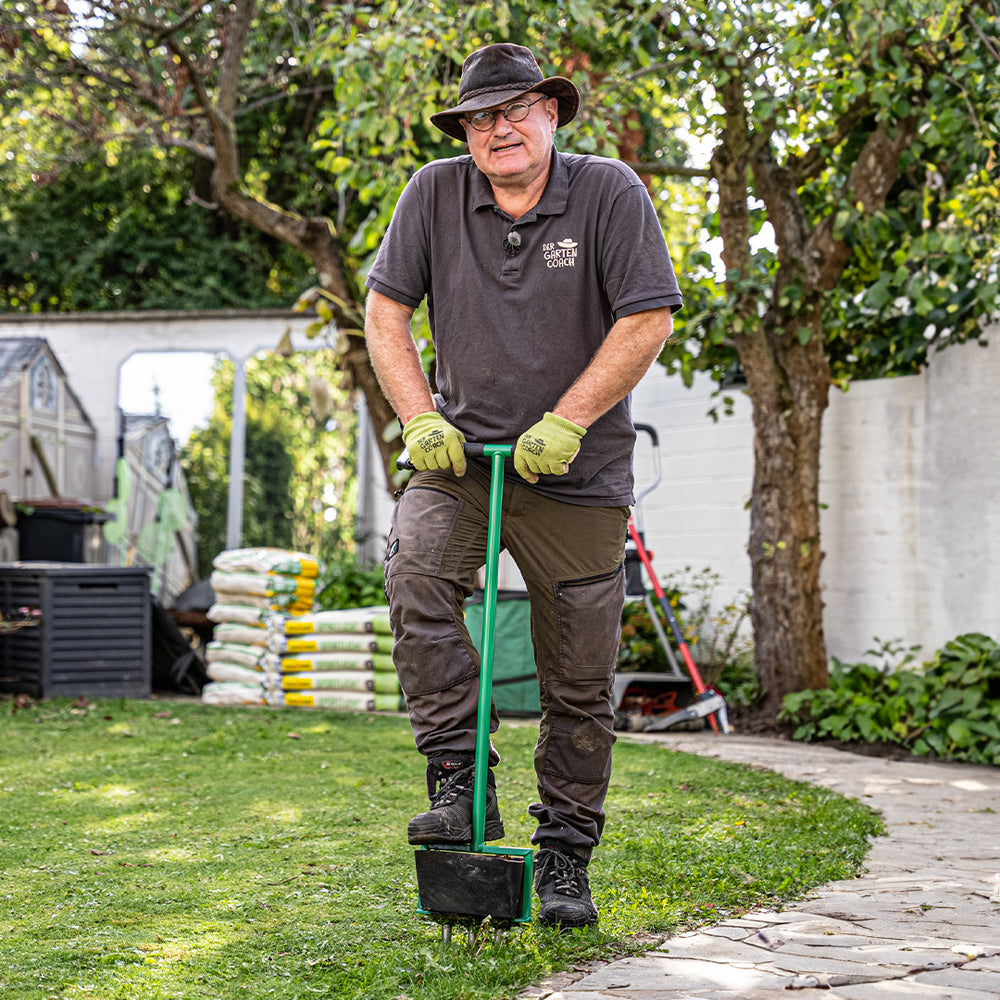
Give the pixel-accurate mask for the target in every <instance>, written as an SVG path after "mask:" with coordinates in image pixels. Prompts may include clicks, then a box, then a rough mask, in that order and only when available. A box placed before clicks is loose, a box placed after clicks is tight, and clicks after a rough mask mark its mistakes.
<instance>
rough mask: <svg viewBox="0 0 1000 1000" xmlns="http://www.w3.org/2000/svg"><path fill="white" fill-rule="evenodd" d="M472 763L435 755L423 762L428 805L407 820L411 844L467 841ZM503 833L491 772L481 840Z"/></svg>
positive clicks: (469, 827)
mask: <svg viewBox="0 0 1000 1000" xmlns="http://www.w3.org/2000/svg"><path fill="white" fill-rule="evenodd" d="M475 771H476V769H475V765H474V764H473V763H472V762H471V761H470V760H469V758H467V757H439V758H438V759H437V760H434V761H430V762H428V764H427V794H428V795H429V796H430V800H431V807H430V809H428V810H427V812H422V813H419V814H418V815H416V816H414V817H413V819H411V820H410V823H409V826H408V827H407V828H406V839H407V840H408V841H409V842H410V843H411V844H471V843H472V799H473V794H474V792H473V782H474V780H475ZM502 836H503V820H501V819H500V808H499V806H498V805H497V789H496V782H495V780H494V778H493V772H492V771H489V772H488V774H487V777H486V830H485V833H484V836H483V839H484V840H487V841H488V840H499V839H500V838H501V837H502Z"/></svg>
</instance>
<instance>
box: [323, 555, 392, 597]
mask: <svg viewBox="0 0 1000 1000" xmlns="http://www.w3.org/2000/svg"><path fill="white" fill-rule="evenodd" d="M317 584H318V585H317V587H316V603H317V604H318V605H319V606H320V607H321V608H322V609H323V610H335V609H337V608H367V607H370V606H371V605H373V604H385V573H384V572H383V570H382V565H381V563H380V564H379V565H378V566H374V567H372V568H371V569H364V568H362V567H361V566H359V565H358V564H357V560H356V559H355V558H354V555H353V554H347V553H341V554H339V555H337V556H335V557H334V558H333V559H331V560H329V561H328V562H327V563H326V566H325V568H324V570H323V572H322V573H320V576H319V580H318V581H317Z"/></svg>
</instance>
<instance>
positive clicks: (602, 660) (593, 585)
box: [556, 566, 625, 683]
mask: <svg viewBox="0 0 1000 1000" xmlns="http://www.w3.org/2000/svg"><path fill="white" fill-rule="evenodd" d="M624 600H625V571H624V566H618V567H617V569H614V570H612V571H611V572H610V573H603V574H600V575H598V576H589V577H584V578H583V579H579V580H563V581H561V582H560V583H558V584H557V585H556V614H557V616H558V621H559V672H560V673H561V674H562V676H564V677H574V678H579V679H580V680H598V679H606V680H607V682H608V683H610V682H611V678H612V675H613V673H614V669H615V666H616V665H617V662H618V646H619V643H620V641H621V624H622V603H623V602H624Z"/></svg>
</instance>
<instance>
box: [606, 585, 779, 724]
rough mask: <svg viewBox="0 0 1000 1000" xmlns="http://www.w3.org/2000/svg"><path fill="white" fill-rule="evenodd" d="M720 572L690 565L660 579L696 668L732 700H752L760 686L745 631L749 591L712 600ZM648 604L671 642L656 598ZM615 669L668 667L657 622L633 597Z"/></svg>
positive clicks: (740, 702) (745, 702)
mask: <svg viewBox="0 0 1000 1000" xmlns="http://www.w3.org/2000/svg"><path fill="white" fill-rule="evenodd" d="M720 580H721V576H720V575H719V574H718V573H716V572H713V571H712V570H711V569H710V568H709V567H707V566H706V567H705V568H704V569H701V570H698V571H695V570H693V569H692V568H691V567H690V566H685V567H684V569H683V570H680V571H677V572H673V573H669V574H667V575H666V576H665V577H664V578H663V580H662V581H661V585H662V587H663V591H664V594H665V595H666V598H667V600H668V601H669V602H670V607H671V609H672V610H673V612H674V617H675V618H676V619H677V621H678V624H679V625H680V627H681V631H682V632H683V635H684V641H685V642H686V643H687V644H688V646H689V648H690V650H691V655H692V656H693V658H694V660H695V663H696V664H697V665H698V671H699V673H700V674H701V676H702V680H704V681H705V683H706V684H707V685H709V686H710V687H715V688H718V690H719V691H721V692H722V693H723V695H725V697H726V699H727V700H728V701H729V702H730V703H731V704H738V705H749V704H752V703H753V702H754V701H755V700H756V698H757V695H758V692H759V690H760V685H759V682H758V679H757V672H756V670H755V669H754V665H753V639H752V638H751V636H750V633H749V628H748V626H749V613H750V595H749V593H748V592H746V591H740V592H739V593H738V594H737V595H736V597H734V598H733V600H731V601H729V602H727V603H726V604H725V605H722V606H720V605H718V603H717V602H716V601H715V600H714V598H715V592H716V590H717V588H718V585H719V581H720ZM653 607H654V610H655V611H656V614H657V617H658V619H659V624H660V627H661V629H663V631H664V634H665V635H666V637H667V639H668V641H670V642H671V643H672V644H673V648H675V649H676V644H675V643H674V640H673V635H672V633H671V631H670V628H669V626H668V624H667V620H666V616H665V615H664V614H663V611H662V609H661V608H660V606H659V602H658V601H657V600H655V599H654V600H653ZM618 666H619V669H628V670H649V671H658V670H666V669H667V668H668V666H669V663H668V661H667V656H666V653H665V652H664V649H663V645H662V643H661V642H660V639H659V637H658V634H657V631H656V626H655V624H654V623H653V619H652V618H651V617H650V615H649V612H648V610H647V608H646V605H645V602H639V601H633V602H629V603H627V604H626V605H625V609H624V611H623V612H622V639H621V646H620V649H619V655H618Z"/></svg>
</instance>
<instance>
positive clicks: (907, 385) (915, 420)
mask: <svg viewBox="0 0 1000 1000" xmlns="http://www.w3.org/2000/svg"><path fill="white" fill-rule="evenodd" d="M992 333H993V336H994V340H995V341H997V343H994V344H991V345H990V346H989V347H987V348H984V347H981V346H979V345H978V344H965V345H960V346H956V347H952V348H949V349H948V350H946V351H943V352H940V353H938V354H935V355H934V356H933V357H932V359H931V362H930V364H929V366H928V369H927V371H926V372H925V373H922V374H920V375H914V376H909V377H906V378H898V379H884V380H879V381H874V382H859V383H855V384H853V385H852V386H851V387H850V390H849V391H848V392H847V393H842V392H840V391H838V390H832V391H831V399H830V407H829V409H828V411H827V413H826V416H825V419H824V423H823V445H822V452H821V472H820V499H821V502H822V503H823V504H824V505H825V509H824V511H823V513H822V529H821V530H822V540H823V550H824V552H825V558H824V562H823V569H822V581H823V596H824V600H825V602H826V609H825V615H824V623H825V631H826V639H827V646H828V650H829V652H830V654H831V655H832V656H836V657H838V658H839V659H842V660H845V661H848V662H851V661H854V660H857V659H861V658H864V654H865V651H866V650H867V649H870V648H872V646H873V639H874V638H875V637H876V636H877V637H879V638H880V639H882V640H886V641H891V640H896V639H900V640H902V641H903V642H904V643H905V644H907V645H911V644H918V645H920V646H921V647H922V650H923V655H924V656H925V658H926V657H929V656H930V655H931V654H932V653H933V652H934V651H935V650H936V649H938V648H939V647H940V646H941V645H943V644H944V643H945V642H947V641H948V640H949V639H952V638H954V637H955V636H956V635H959V634H960V633H962V632H967V631H979V632H984V633H986V634H987V635H991V636H993V637H994V638H998V639H1000V578H998V571H997V570H996V569H995V567H996V566H997V565H998V564H1000V395H998V394H997V393H996V392H995V389H994V387H995V386H996V385H997V383H998V382H1000V328H996V327H995V328H993V330H992ZM712 390H713V386H712V384H711V383H710V382H709V381H708V380H707V379H702V380H698V381H696V383H695V385H694V387H693V388H692V389H690V390H688V389H685V388H684V386H683V385H682V384H681V383H680V381H679V380H678V379H668V378H666V377H665V376H664V375H663V373H662V370H660V369H654V370H653V371H651V372H650V373H649V374H648V375H647V376H646V377H645V378H644V379H643V381H642V382H641V383H640V385H639V386H638V387H637V389H636V391H635V393H634V395H633V413H634V417H635V419H636V421H640V422H644V423H649V424H652V425H654V426H655V427H656V428H657V430H658V431H659V435H660V449H661V454H662V461H663V483H662V485H661V486H660V487H659V488H658V489H657V490H656V491H655V492H654V493H653V494H651V495H650V496H649V497H647V498H646V499H645V500H644V501H643V502H642V504H641V510H642V513H643V515H644V517H643V520H644V522H645V523H644V528H645V531H646V536H647V544H648V546H649V547H651V548H652V549H653V550H654V551H655V559H654V566H655V568H656V571H657V574H658V575H660V576H661V577H662V576H664V575H666V574H667V573H669V572H670V571H671V570H679V569H683V568H684V567H685V566H687V565H690V566H692V567H693V568H694V569H699V568H701V567H703V566H708V567H710V568H711V569H712V570H714V571H716V572H718V573H719V574H720V575H721V576H722V581H723V582H722V584H721V585H720V587H719V590H718V594H717V596H718V598H719V599H720V601H722V602H725V601H728V600H730V599H731V598H732V597H733V596H735V594H736V593H737V591H739V590H740V589H742V588H747V587H749V582H750V564H749V559H748V557H747V555H746V544H747V538H748V535H749V514H748V512H747V510H746V509H745V504H746V501H747V499H748V498H749V495H750V489H751V483H752V478H753V427H752V407H751V405H750V403H749V400H748V399H747V398H746V397H745V396H743V395H742V394H741V395H739V396H738V398H737V399H736V410H735V415H734V416H733V417H720V420H719V422H718V423H713V422H712V420H711V419H710V418H709V417H708V416H707V412H708V410H709V409H710V408H711V407H712V406H713V405H714V403H715V402H716V401H715V400H712V399H711V398H710V396H711V392H712ZM636 474H637V480H638V485H639V487H640V488H641V487H642V485H643V483H644V482H648V481H649V475H650V464H649V460H648V456H647V457H644V454H643V447H642V442H640V447H639V451H638V452H637V461H636Z"/></svg>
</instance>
